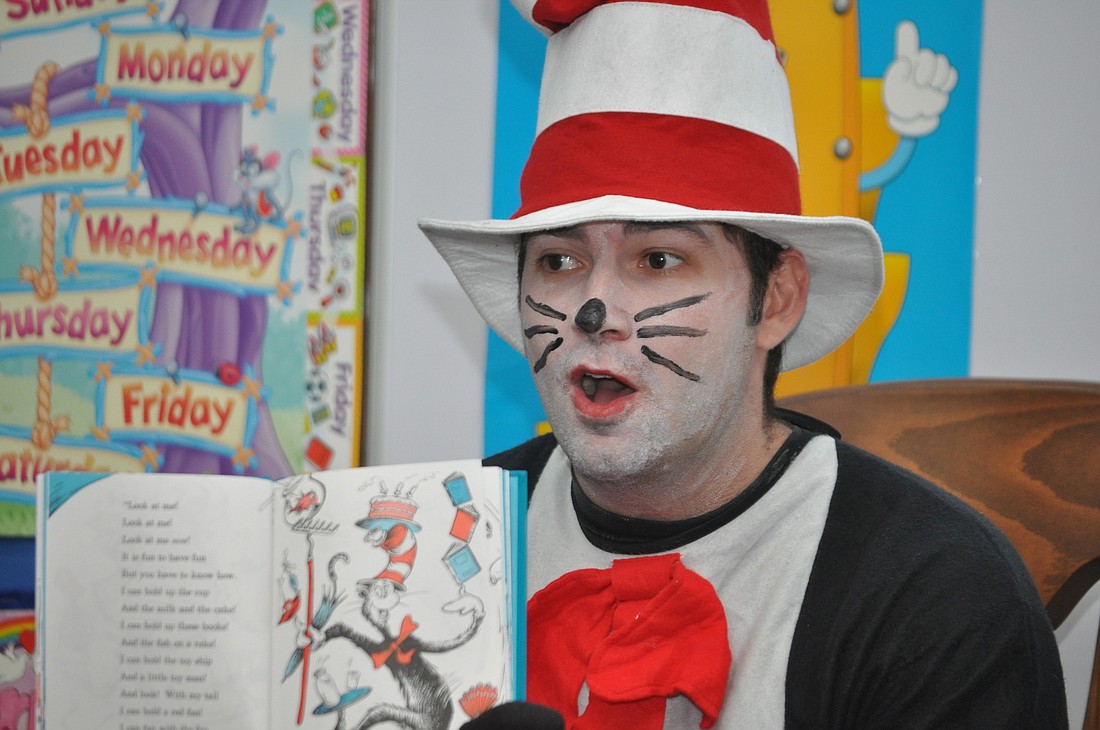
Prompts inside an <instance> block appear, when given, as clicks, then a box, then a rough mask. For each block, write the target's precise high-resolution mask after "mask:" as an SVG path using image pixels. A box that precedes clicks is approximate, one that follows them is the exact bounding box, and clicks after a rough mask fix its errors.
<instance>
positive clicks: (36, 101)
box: [0, 0, 369, 536]
mask: <svg viewBox="0 0 1100 730" xmlns="http://www.w3.org/2000/svg"><path fill="white" fill-rule="evenodd" d="M368 21H369V4H368V0H324V1H320V2H317V1H314V2H302V1H301V0H220V1H219V0H176V1H172V0H164V1H157V2H150V1H147V0H111V1H110V2H104V1H99V2H94V1H92V0H88V1H86V2H50V1H46V0H7V1H6V2H4V3H2V4H0V535H9V536H10V535H30V534H33V519H32V517H33V515H32V513H33V507H32V505H33V495H34V479H35V476H36V475H37V474H38V473H40V472H42V471H45V470H49V469H75V470H94V471H171V472H187V473H205V472H216V473H240V474H253V475H263V476H273V477H281V476H285V475H287V474H290V473H297V472H304V471H313V470H317V469H331V468H336V467H342V466H353V465H356V463H357V460H358V454H359V442H360V434H359V418H360V406H359V404H360V402H361V400H362V392H361V382H362V367H363V364H362V363H363V359H362V354H361V350H362V342H363V307H362V302H363V299H364V291H363V288H364V285H363V281H364V269H365V266H366V263H367V261H366V258H367V256H366V252H367V248H366V244H365V240H364V228H365V223H366V212H365V202H364V201H365V189H366V180H365V175H366V174H367V169H366V164H365V150H366V123H367V111H368V97H367V54H368V43H367V40H368V37H369V33H368V27H369V25H368Z"/></svg>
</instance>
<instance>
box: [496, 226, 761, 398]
mask: <svg viewBox="0 0 1100 730" xmlns="http://www.w3.org/2000/svg"><path fill="white" fill-rule="evenodd" d="M720 225H721V226H722V231H723V233H725V235H726V238H728V239H729V240H730V242H731V243H733V244H734V245H735V246H740V247H741V252H742V253H743V254H744V256H745V263H746V265H747V266H748V269H749V277H750V281H751V284H750V286H751V287H752V288H751V290H750V292H749V324H750V325H752V326H754V327H755V326H756V325H758V324H760V320H761V319H763V317H764V296H765V295H766V294H767V293H768V282H769V281H770V280H771V275H772V274H773V273H774V272H775V270H776V269H778V268H779V264H780V263H781V262H782V253H783V247H782V246H780V245H779V244H778V243H776V242H775V241H773V240H771V239H770V238H765V237H764V236H761V235H760V234H758V233H753V232H752V231H750V230H747V229H745V228H741V227H740V226H735V225H733V224H732V223H722V224H720ZM530 235H531V234H529V233H524V234H522V235H520V237H519V257H518V267H519V270H518V271H517V272H516V277H517V279H516V280H517V281H518V282H519V283H521V284H522V283H523V261H524V259H525V258H527V237H528V236H530ZM782 362H783V343H782V342H780V343H779V344H778V345H776V346H775V347H773V348H772V349H770V350H768V357H767V360H765V361H764V413H765V414H766V415H767V414H771V413H772V411H773V410H774V409H775V382H776V380H778V379H779V368H780V365H781V364H782Z"/></svg>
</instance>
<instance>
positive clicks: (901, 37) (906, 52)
mask: <svg viewBox="0 0 1100 730" xmlns="http://www.w3.org/2000/svg"><path fill="white" fill-rule="evenodd" d="M919 51H920V32H919V31H918V30H917V26H916V24H915V23H914V22H913V21H911V20H903V21H901V22H900V23H898V26H897V28H895V29H894V56H895V57H896V58H908V59H909V60H910V61H916V60H917V53H918V52H919Z"/></svg>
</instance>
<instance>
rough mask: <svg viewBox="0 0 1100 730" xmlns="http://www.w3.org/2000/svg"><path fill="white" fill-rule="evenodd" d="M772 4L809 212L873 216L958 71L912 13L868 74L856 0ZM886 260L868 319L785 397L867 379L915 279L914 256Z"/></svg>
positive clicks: (805, 371)
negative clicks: (881, 63)
mask: <svg viewBox="0 0 1100 730" xmlns="http://www.w3.org/2000/svg"><path fill="white" fill-rule="evenodd" d="M771 9H772V23H773V26H774V30H775V37H776V41H777V43H778V45H779V48H780V52H781V54H782V58H783V62H784V66H785V68H786V71H787V77H788V79H789V81H790V86H791V97H792V104H793V106H794V117H795V131H796V134H797V136H798V154H799V166H800V179H801V186H802V210H803V213H804V214H806V215H813V216H829V215H846V216H858V217H861V218H864V219H865V220H867V221H869V222H872V223H873V222H874V219H875V212H876V210H877V207H878V200H879V195H880V193H881V191H882V187H883V186H884V185H886V184H888V183H889V182H890V181H891V180H893V179H894V178H896V177H897V176H898V175H899V174H900V173H901V172H902V170H904V168H905V165H906V164H907V163H908V161H909V159H910V157H911V156H912V154H913V151H914V149H915V147H916V140H917V138H919V137H923V136H926V135H928V134H931V133H932V132H934V131H935V130H936V128H937V127H938V126H939V120H940V115H941V114H942V113H943V111H944V109H945V108H946V107H947V103H948V100H949V97H950V94H951V91H952V90H953V89H954V88H955V84H956V82H957V80H958V74H957V72H956V70H955V69H954V68H953V67H952V66H951V64H950V62H949V61H948V59H947V58H946V56H944V55H943V54H937V53H935V52H933V51H931V50H929V49H927V48H921V47H920V36H919V32H918V30H917V27H916V25H915V24H913V23H912V22H911V21H908V20H904V21H902V22H901V23H899V24H898V26H897V28H896V30H895V43H894V50H895V54H894V55H895V57H894V59H893V61H891V63H890V65H889V66H888V67H887V69H886V72H885V73H884V75H883V78H882V79H861V78H860V75H859V28H858V23H857V10H856V3H855V1H854V0H851V1H850V2H849V1H846V0H832V2H824V1H823V0H817V1H816V2H809V3H807V2H805V1H804V0H800V1H797V2H796V0H772V3H771ZM884 245H885V246H886V247H889V241H884ZM885 259H886V281H885V285H884V287H883V292H882V295H881V296H880V297H879V300H878V303H877V304H876V305H875V307H874V309H873V310H872V311H871V313H870V315H868V317H867V319H866V321H864V323H863V325H862V326H861V327H860V328H859V329H858V330H857V331H856V333H855V334H854V335H853V336H852V337H851V339H849V340H848V342H846V343H845V344H844V345H842V346H841V347H840V348H838V349H837V350H836V351H835V352H833V353H832V354H830V355H828V356H826V357H824V358H822V359H821V360H818V361H817V362H814V363H811V364H809V365H806V366H804V367H801V368H798V369H796V370H792V371H790V372H788V373H784V374H783V375H782V376H781V377H780V379H779V384H778V386H777V395H779V396H783V395H792V394H794V393H800V392H805V391H809V390H817V389H820V388H829V387H834V386H839V385H849V384H853V383H865V382H867V380H868V379H869V378H870V374H871V368H872V366H873V365H874V361H875V358H876V357H877V355H878V352H879V350H880V349H881V347H882V343H883V341H884V340H885V339H886V335H887V333H888V332H889V331H890V328H891V327H893V325H894V322H895V321H896V320H897V317H898V314H899V312H900V311H901V307H902V304H903V301H904V299H905V291H906V287H907V284H908V280H909V257H908V255H906V254H901V253H891V252H887V253H886V254H885Z"/></svg>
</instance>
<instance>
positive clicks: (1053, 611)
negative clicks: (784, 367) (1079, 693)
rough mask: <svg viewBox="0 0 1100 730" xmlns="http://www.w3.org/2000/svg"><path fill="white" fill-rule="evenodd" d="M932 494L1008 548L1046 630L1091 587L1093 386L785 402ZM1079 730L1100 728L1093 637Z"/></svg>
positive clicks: (1097, 432) (1098, 536)
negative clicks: (987, 522) (919, 480)
mask: <svg viewBox="0 0 1100 730" xmlns="http://www.w3.org/2000/svg"><path fill="white" fill-rule="evenodd" d="M777 405H779V406H780V407H783V408H789V409H792V410H795V411H799V412H801V413H805V414H808V415H810V416H814V417H815V418H819V419H821V420H823V421H825V422H826V423H828V424H830V425H832V426H833V427H835V428H836V429H837V430H838V431H840V433H841V436H842V438H843V439H844V440H846V441H848V442H850V443H853V444H855V445H857V446H859V447H861V448H863V449H865V450H867V451H870V452H872V453H874V454H877V455H879V456H882V457H883V458H886V459H888V460H890V461H892V462H894V463H896V464H900V465H901V466H904V467H906V468H908V469H910V470H911V471H914V472H916V473H918V474H921V475H922V476H924V477H926V478H927V479H929V480H931V481H933V482H935V483H937V484H939V485H940V486H942V487H943V488H944V489H946V490H947V491H949V492H952V493H954V494H956V495H958V496H959V497H961V498H962V499H963V500H965V501H966V502H968V503H969V504H970V505H972V506H973V507H975V508H976V509H978V510H980V511H981V512H982V513H984V514H985V515H986V516H987V517H989V518H990V519H991V520H992V521H993V522H995V523H996V524H997V526H998V527H1000V528H1001V530H1003V531H1004V533H1005V534H1006V535H1007V536H1008V537H1009V539H1010V540H1011V541H1012V542H1013V544H1015V546H1016V549H1017V550H1018V551H1019V552H1020V555H1021V556H1022V557H1023V559H1024V562H1025V563H1026V564H1027V567H1028V569H1029V570H1030V571H1031V575H1032V577H1033V578H1034V579H1035V583H1036V585H1037V586H1038V588H1039V593H1040V595H1041V596H1042V598H1043V601H1044V603H1045V604H1046V607H1047V613H1048V614H1049V616H1050V620H1051V622H1052V623H1053V624H1054V626H1055V627H1057V626H1058V625H1060V624H1061V623H1062V622H1063V621H1064V620H1065V619H1066V617H1067V616H1068V615H1069V613H1070V611H1071V610H1072V609H1073V607H1074V606H1076V605H1077V603H1078V602H1079V601H1080V600H1081V598H1082V597H1083V596H1084V595H1085V593H1086V592H1087V591H1088V590H1089V588H1091V587H1092V586H1093V584H1095V583H1096V582H1097V580H1100V383H1085V382H1067V381H1035V380H998V379H978V378H963V379H946V380H918V381H903V382H893V383H872V384H870V385H854V386H849V387H845V388H834V389H831V390H825V391H817V392H812V393H804V394H800V395H795V396H789V397H786V398H782V399H780V400H779V401H778V403H777ZM1084 728H1085V730H1100V637H1098V639H1097V647H1096V651H1095V652H1094V656H1093V667H1092V681H1091V684H1090V686H1089V694H1088V704H1087V707H1086V710H1085V724H1084Z"/></svg>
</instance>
